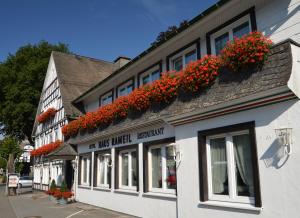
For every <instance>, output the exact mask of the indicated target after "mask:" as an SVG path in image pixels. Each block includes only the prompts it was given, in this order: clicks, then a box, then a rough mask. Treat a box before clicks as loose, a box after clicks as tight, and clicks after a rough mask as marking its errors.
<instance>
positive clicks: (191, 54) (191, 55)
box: [185, 50, 197, 65]
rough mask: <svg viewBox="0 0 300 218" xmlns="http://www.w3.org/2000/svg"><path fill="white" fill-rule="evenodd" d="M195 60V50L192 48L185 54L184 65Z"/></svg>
mask: <svg viewBox="0 0 300 218" xmlns="http://www.w3.org/2000/svg"><path fill="white" fill-rule="evenodd" d="M195 60H197V54H196V50H193V51H191V52H189V53H187V54H186V55H185V65H187V64H188V63H190V62H191V61H195Z"/></svg>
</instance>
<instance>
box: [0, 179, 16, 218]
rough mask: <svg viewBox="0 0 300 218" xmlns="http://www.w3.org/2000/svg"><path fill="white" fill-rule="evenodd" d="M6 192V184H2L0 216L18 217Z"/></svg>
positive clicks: (0, 189)
mask: <svg viewBox="0 0 300 218" xmlns="http://www.w3.org/2000/svg"><path fill="white" fill-rule="evenodd" d="M4 194H5V185H2V184H1V185H0V218H16V215H15V213H14V211H13V209H12V207H11V205H10V203H9V200H8V198H7V197H6V196H5V195H4Z"/></svg>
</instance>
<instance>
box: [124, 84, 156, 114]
mask: <svg viewBox="0 0 300 218" xmlns="http://www.w3.org/2000/svg"><path fill="white" fill-rule="evenodd" d="M150 98H151V90H150V87H149V86H144V87H141V88H138V89H135V90H133V92H131V93H130V94H129V96H128V102H129V107H130V109H131V110H133V111H139V112H141V111H145V110H147V109H148V108H149V107H150Z"/></svg>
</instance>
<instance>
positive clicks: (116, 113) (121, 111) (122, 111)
mask: <svg viewBox="0 0 300 218" xmlns="http://www.w3.org/2000/svg"><path fill="white" fill-rule="evenodd" d="M128 99H129V97H128V96H121V97H119V98H118V99H117V100H116V101H115V102H114V103H112V104H111V107H112V108H111V109H112V114H113V118H115V119H122V118H125V117H127V115H128V110H129V101H128Z"/></svg>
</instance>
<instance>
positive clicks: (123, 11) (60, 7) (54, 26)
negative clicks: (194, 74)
mask: <svg viewBox="0 0 300 218" xmlns="http://www.w3.org/2000/svg"><path fill="white" fill-rule="evenodd" d="M216 2H217V1H216V0H202V1H200V0H107V1H103V0H26V1H23V0H1V6H0V25H1V30H0V62H1V61H4V60H5V58H6V57H7V55H8V54H9V53H12V54H13V53H15V51H16V50H17V49H18V48H19V47H20V46H22V45H25V44H27V43H37V42H39V41H40V40H46V41H49V42H50V43H57V42H64V43H66V44H69V47H70V49H71V51H72V52H74V53H76V54H80V55H84V56H89V57H94V58H98V59H103V60H108V61H113V60H114V59H115V58H116V57H117V56H119V55H125V56H128V57H131V58H133V57H135V56H136V55H138V54H139V53H140V52H142V51H143V50H145V49H147V48H148V47H149V45H150V43H151V42H153V41H154V40H155V38H156V36H157V35H158V33H159V32H161V31H164V30H166V29H167V27H168V26H170V25H177V24H178V23H180V21H182V20H184V19H187V20H189V19H191V18H193V17H194V16H196V15H198V14H199V13H200V12H202V11H203V10H205V9H207V8H208V7H209V6H211V5H212V4H214V3H216Z"/></svg>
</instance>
